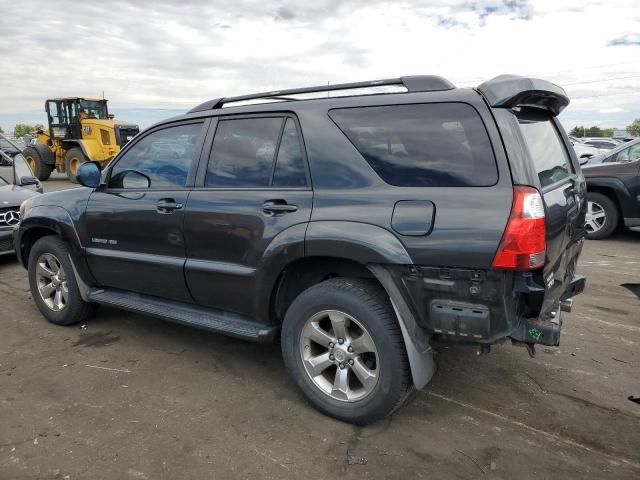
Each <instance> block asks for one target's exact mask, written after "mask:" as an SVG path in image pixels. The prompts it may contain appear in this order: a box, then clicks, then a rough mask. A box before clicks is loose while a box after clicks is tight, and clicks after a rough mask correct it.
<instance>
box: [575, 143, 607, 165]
mask: <svg viewBox="0 0 640 480" xmlns="http://www.w3.org/2000/svg"><path fill="white" fill-rule="evenodd" d="M571 144H572V145H573V150H574V151H575V152H576V157H578V159H579V160H580V164H581V165H582V164H583V162H585V161H586V160H589V159H590V158H591V157H595V156H596V155H600V154H602V153H605V152H606V150H603V149H601V148H596V147H592V146H591V145H586V144H584V143H578V142H574V141H571Z"/></svg>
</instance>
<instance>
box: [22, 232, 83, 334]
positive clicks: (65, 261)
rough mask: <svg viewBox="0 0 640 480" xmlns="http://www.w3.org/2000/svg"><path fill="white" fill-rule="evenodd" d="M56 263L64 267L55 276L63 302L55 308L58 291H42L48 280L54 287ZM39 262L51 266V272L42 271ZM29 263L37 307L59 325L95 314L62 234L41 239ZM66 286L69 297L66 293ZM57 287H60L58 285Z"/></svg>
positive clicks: (74, 322) (32, 294)
mask: <svg viewBox="0 0 640 480" xmlns="http://www.w3.org/2000/svg"><path fill="white" fill-rule="evenodd" d="M56 263H57V265H59V266H60V268H61V269H62V271H61V273H60V274H59V275H58V276H57V277H56V279H55V283H56V284H58V286H59V287H60V288H59V289H60V290H61V292H62V293H61V294H60V295H61V299H62V300H63V303H64V305H63V306H62V308H59V309H56V306H57V305H56V298H57V293H52V294H51V295H48V294H45V293H41V291H44V290H41V289H44V288H47V287H46V285H47V284H48V285H49V288H48V290H47V291H49V290H51V286H52V285H54V279H53V277H52V276H51V275H49V273H51V272H54V273H55V268H54V267H55V264H56ZM39 264H42V266H44V267H45V268H46V270H49V273H47V274H46V275H43V273H44V272H45V271H46V270H41V269H39V268H38V267H39ZM28 267H29V286H30V288H31V296H32V297H33V300H34V302H35V304H36V306H37V307H38V310H40V313H42V315H43V316H44V317H45V318H46V319H47V320H49V321H50V322H51V323H55V324H56V325H73V324H76V323H78V322H82V321H85V320H88V319H89V318H90V317H91V316H92V314H93V312H94V310H95V304H92V303H87V302H85V301H83V300H82V297H81V296H80V290H79V289H78V284H77V283H76V279H75V276H74V272H73V266H72V265H71V261H70V260H69V248H68V247H67V245H66V243H64V242H63V241H62V240H61V239H60V238H59V237H57V236H55V235H49V236H46V237H42V238H41V239H40V240H38V241H37V242H36V243H35V244H34V245H33V248H31V252H30V253H29V264H28ZM48 282H49V283H48ZM65 287H66V292H67V293H66V299H65V297H64V291H65ZM54 288H55V287H54ZM55 290H56V291H57V290H58V288H55Z"/></svg>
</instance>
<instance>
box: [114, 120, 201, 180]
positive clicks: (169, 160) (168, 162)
mask: <svg viewBox="0 0 640 480" xmlns="http://www.w3.org/2000/svg"><path fill="white" fill-rule="evenodd" d="M202 127H203V124H202V123H191V124H188V125H179V126H175V127H169V128H164V129H162V130H158V131H155V132H153V133H150V134H149V135H147V136H145V137H144V138H142V139H141V140H140V141H139V142H137V143H136V144H135V145H133V146H132V147H131V148H130V149H129V150H127V151H126V152H125V153H124V155H123V156H122V157H121V158H120V160H118V163H116V164H115V165H114V167H113V169H112V170H111V177H110V180H109V187H110V188H134V189H135V188H184V187H185V186H186V183H187V175H188V173H189V169H190V168H191V165H192V163H193V161H194V158H195V156H196V146H197V145H198V139H199V138H200V134H201V132H202Z"/></svg>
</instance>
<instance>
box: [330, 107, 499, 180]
mask: <svg viewBox="0 0 640 480" xmlns="http://www.w3.org/2000/svg"><path fill="white" fill-rule="evenodd" d="M329 115H330V116H331V118H332V119H333V121H334V122H335V123H336V124H337V125H338V127H339V128H340V129H341V130H342V131H343V132H344V134H345V135H346V136H347V137H348V138H349V140H351V142H352V143H353V144H354V145H355V147H356V148H357V149H358V150H359V151H360V153H361V154H362V156H363V157H364V158H365V159H366V160H367V161H368V162H369V164H370V165H371V167H372V168H373V169H374V170H375V171H376V173H377V174H378V175H380V177H381V178H382V179H383V180H384V181H385V182H387V183H389V184H391V185H396V186H408V187H428V186H432V187H466V186H489V185H493V184H495V183H496V182H497V181H498V171H497V167H496V161H495V157H494V155H493V150H492V148H491V143H490V142H489V138H488V136H487V131H486V129H485V127H484V124H483V123H482V120H481V119H480V116H479V115H478V113H477V112H476V111H475V110H474V109H473V107H471V106H470V105H466V104H463V103H433V104H411V105H392V106H383V107H363V108H345V109H336V110H332V111H331V112H329Z"/></svg>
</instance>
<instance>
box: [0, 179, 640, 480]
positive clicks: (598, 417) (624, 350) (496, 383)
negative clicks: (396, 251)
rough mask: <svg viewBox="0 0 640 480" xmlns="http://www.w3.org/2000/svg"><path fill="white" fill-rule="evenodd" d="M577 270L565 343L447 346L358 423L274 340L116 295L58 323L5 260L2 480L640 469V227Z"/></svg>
mask: <svg viewBox="0 0 640 480" xmlns="http://www.w3.org/2000/svg"><path fill="white" fill-rule="evenodd" d="M68 186H69V184H68V182H67V181H66V180H52V181H49V182H46V183H45V188H46V189H47V190H51V189H59V188H66V187H68ZM579 271H580V272H581V273H583V274H586V275H587V279H588V286H587V290H586V292H585V294H583V295H581V296H579V297H578V298H577V299H576V302H575V305H574V309H573V312H572V313H571V314H567V315H565V317H564V322H565V323H564V328H563V333H562V344H561V346H560V347H559V348H539V349H538V355H537V357H536V358H535V359H531V358H529V357H528V356H527V353H526V351H525V350H524V349H522V348H517V347H514V346H511V345H507V344H505V345H504V346H501V347H494V348H493V351H492V352H491V353H490V354H488V355H482V356H478V355H477V352H476V350H475V349H473V348H470V347H449V348H441V349H440V353H439V355H438V357H437V359H438V364H439V370H438V372H437V374H436V376H435V377H434V379H433V381H432V383H431V384H430V385H429V386H428V387H427V388H426V389H425V390H424V391H422V392H418V393H417V394H415V396H414V397H413V398H412V400H411V401H410V402H409V403H408V404H407V405H405V406H404V407H403V408H402V409H401V410H400V411H398V412H397V413H396V414H395V415H394V416H393V417H391V418H390V419H388V420H386V421H383V422H381V423H378V424H376V425H372V426H369V427H365V428H358V427H354V426H351V425H347V424H344V423H341V422H338V421H335V420H332V419H330V418H327V417H324V416H323V415H321V414H319V413H317V412H316V411H315V410H313V409H312V408H311V407H310V406H308V405H307V404H306V403H305V402H304V400H303V398H302V396H301V394H300V393H299V392H298V391H297V390H296V389H295V388H294V385H293V383H292V382H291V381H290V380H289V378H288V377H287V375H286V373H285V370H284V367H283V364H282V360H281V358H280V353H279V349H278V347H277V346H260V345H254V344H251V343H247V342H243V341H239V340H234V339H230V338H226V337H223V336H218V335H214V334H209V333H204V332H201V331H198V330H192V329H189V328H186V327H182V326H179V325H174V324H171V323H165V322H162V321H159V320H155V319H152V318H147V317H142V316H139V315H133V314H129V313H124V312H120V311H117V310H112V309H108V308H101V309H100V310H99V311H98V313H97V316H96V317H95V318H94V319H93V320H92V321H90V322H88V323H87V325H86V326H74V327H67V328H64V327H57V326H55V325H52V324H49V323H47V322H46V321H45V320H44V319H43V318H42V316H41V315H40V314H39V313H38V311H37V310H36V307H35V306H34V304H33V303H32V301H31V299H30V296H29V292H28V284H27V279H26V273H25V271H24V270H23V269H22V268H21V267H20V266H19V265H18V263H17V262H16V261H15V260H14V259H13V258H10V257H4V258H2V257H0V328H1V332H2V333H1V334H0V402H1V407H0V479H2V480H5V479H6V480H8V479H36V478H37V479H40V478H42V479H54V478H60V479H79V478H85V479H126V478H132V479H165V478H166V479H179V478H180V479H182V478H185V479H186V478H189V479H191V478H194V479H204V478H207V479H209V478H211V479H228V478H247V479H267V478H274V479H287V478H302V477H305V478H311V479H317V478H318V479H319V478H335V477H344V478H359V479H360V478H380V479H383V478H384V479H395V478H398V479H402V480H406V479H413V478H425V479H427V478H428V479H440V478H445V479H449V478H504V479H513V478H519V479H528V478H531V479H534V478H535V479H540V478H563V479H573V478H576V479H578V478H580V479H582V478H595V479H600V478H640V405H639V404H636V403H633V402H631V401H630V400H629V399H628V397H629V396H630V395H640V299H639V298H638V297H637V295H636V294H634V293H633V292H632V287H631V289H630V288H626V287H624V286H623V285H624V284H639V283H640V233H638V232H625V233H621V234H619V235H617V236H616V237H614V238H613V239H610V240H605V241H599V242H593V241H592V242H587V244H586V246H585V250H584V253H583V256H582V259H581V262H580V266H579ZM636 291H637V290H636ZM349 454H350V455H351V456H350V457H349ZM349 460H351V462H349ZM350 463H351V464H350Z"/></svg>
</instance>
